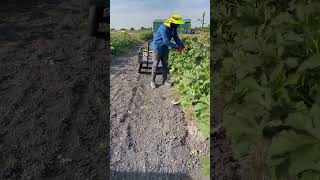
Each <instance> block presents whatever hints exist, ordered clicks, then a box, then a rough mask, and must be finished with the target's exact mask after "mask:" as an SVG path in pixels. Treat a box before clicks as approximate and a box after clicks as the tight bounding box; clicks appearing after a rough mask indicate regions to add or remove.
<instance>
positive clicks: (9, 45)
mask: <svg viewBox="0 0 320 180" xmlns="http://www.w3.org/2000/svg"><path fill="white" fill-rule="evenodd" d="M0 17H1V18H0V32H1V36H0V179H49V178H50V179H59V180H60V179H106V177H108V173H107V172H108V169H109V167H108V164H109V163H108V153H107V152H108V151H109V149H108V142H109V140H108V136H109V133H108V129H109V109H108V105H109V96H108V95H109V88H108V87H109V83H108V82H109V81H108V80H109V71H108V66H107V63H108V61H107V58H106V57H107V54H108V52H107V50H106V49H104V41H103V40H99V39H95V38H89V37H88V36H87V35H86V23H87V13H86V12H81V11H80V1H77V0H68V1H62V0H56V1H53V0H42V1H37V0H31V1H10V0H4V1H1V3H0Z"/></svg>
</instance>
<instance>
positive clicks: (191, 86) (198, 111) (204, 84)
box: [169, 33, 210, 176]
mask: <svg viewBox="0 0 320 180" xmlns="http://www.w3.org/2000/svg"><path fill="white" fill-rule="evenodd" d="M182 41H183V42H184V44H185V46H186V47H191V50H190V51H189V52H183V53H182V54H180V53H179V52H177V51H170V58H169V61H170V62H169V64H170V74H171V79H172V80H173V81H174V82H175V83H176V88H175V91H176V92H177V93H178V95H179V96H180V99H181V105H182V108H183V110H184V111H185V112H190V113H191V114H192V115H193V117H194V119H195V120H196V122H197V125H198V127H199V128H200V130H201V131H202V133H203V135H204V136H205V137H206V138H210V66H209V34H208V33H206V34H202V35H200V36H188V35H184V36H182ZM202 165H203V173H204V175H206V176H209V175H210V161H209V158H206V159H204V160H203V162H202Z"/></svg>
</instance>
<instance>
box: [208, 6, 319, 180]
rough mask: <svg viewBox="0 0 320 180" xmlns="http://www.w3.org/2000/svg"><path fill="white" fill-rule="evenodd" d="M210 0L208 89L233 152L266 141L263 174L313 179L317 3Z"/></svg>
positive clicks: (316, 158)
mask: <svg viewBox="0 0 320 180" xmlns="http://www.w3.org/2000/svg"><path fill="white" fill-rule="evenodd" d="M213 4H214V5H213V6H214V9H215V11H214V12H213V14H212V18H213V24H215V26H216V29H215V33H213V34H212V36H213V39H214V54H213V57H214V59H215V72H214V80H213V82H214V87H215V90H216V91H215V92H216V93H215V96H221V97H223V98H224V110H223V121H224V127H225V128H226V131H227V135H228V137H229V138H230V139H231V141H232V145H233V149H234V152H235V155H236V157H238V158H243V157H248V156H250V154H253V152H255V151H259V149H256V148H255V147H258V145H259V144H261V143H267V144H268V149H267V151H268V155H267V156H268V157H267V159H268V160H267V162H265V163H266V166H267V168H266V175H267V176H269V177H270V178H273V179H289V177H294V178H298V179H301V180H313V179H320V115H319V114H320V71H319V70H320V54H319V53H320V51H319V50H320V49H319V46H320V11H319V9H320V3H319V2H317V1H313V0H288V1H284V0H281V1H279V0H265V1H259V0H221V1H215V2H214V3H213Z"/></svg>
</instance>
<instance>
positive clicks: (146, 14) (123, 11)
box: [110, 0, 210, 29]
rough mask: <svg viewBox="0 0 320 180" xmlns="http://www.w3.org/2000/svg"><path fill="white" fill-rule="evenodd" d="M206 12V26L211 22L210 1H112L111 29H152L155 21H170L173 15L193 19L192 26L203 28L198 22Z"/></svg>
mask: <svg viewBox="0 0 320 180" xmlns="http://www.w3.org/2000/svg"><path fill="white" fill-rule="evenodd" d="M204 11H205V20H204V21H205V23H207V24H205V25H208V24H209V21H210V17H209V16H210V1H209V0H110V21H111V22H110V25H111V28H115V29H120V28H126V29H128V28H131V27H133V28H135V29H140V28H141V27H152V23H153V20H154V19H168V18H170V17H171V15H173V14H178V15H181V16H182V18H183V19H191V26H192V27H196V26H201V22H200V21H198V22H196V20H197V19H199V18H202V14H203V12H204Z"/></svg>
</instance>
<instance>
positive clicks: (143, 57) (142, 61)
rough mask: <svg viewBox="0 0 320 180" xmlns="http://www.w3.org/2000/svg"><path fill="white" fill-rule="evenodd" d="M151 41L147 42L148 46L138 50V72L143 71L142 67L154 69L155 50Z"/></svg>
mask: <svg viewBox="0 0 320 180" xmlns="http://www.w3.org/2000/svg"><path fill="white" fill-rule="evenodd" d="M151 42H152V41H148V42H147V43H146V47H145V46H144V47H142V48H140V49H139V51H138V72H139V73H142V69H152V64H153V51H152V48H151Z"/></svg>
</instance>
